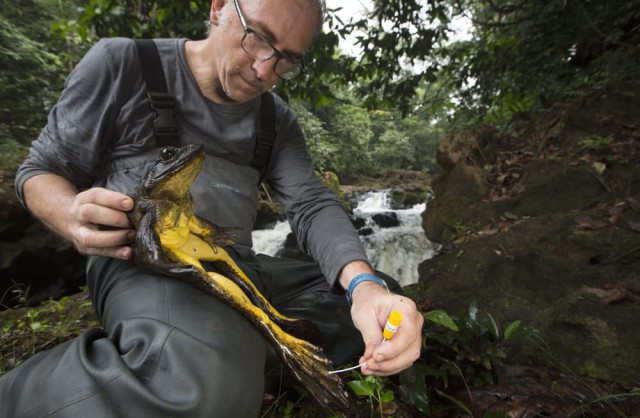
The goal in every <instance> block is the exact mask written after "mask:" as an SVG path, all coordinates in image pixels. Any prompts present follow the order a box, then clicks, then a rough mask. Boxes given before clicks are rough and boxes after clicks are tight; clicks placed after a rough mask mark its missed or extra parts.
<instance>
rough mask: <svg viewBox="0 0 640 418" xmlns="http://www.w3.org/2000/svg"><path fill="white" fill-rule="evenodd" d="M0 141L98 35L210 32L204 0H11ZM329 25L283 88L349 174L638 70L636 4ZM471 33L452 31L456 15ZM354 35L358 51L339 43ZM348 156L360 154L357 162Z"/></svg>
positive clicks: (490, 9)
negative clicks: (302, 71) (300, 71)
mask: <svg viewBox="0 0 640 418" xmlns="http://www.w3.org/2000/svg"><path fill="white" fill-rule="evenodd" d="M2 6H3V7H2V10H1V11H0V23H1V24H0V46H1V47H2V54H1V55H0V59H1V60H2V62H1V67H0V90H1V94H2V105H1V106H0V148H2V150H5V151H6V150H7V149H13V148H16V147H18V148H19V147H24V146H26V145H28V144H29V143H30V141H32V140H33V139H35V138H36V137H37V135H38V132H39V131H40V129H41V128H42V126H43V125H44V123H45V121H46V115H47V112H48V111H49V108H50V107H51V106H52V104H53V103H55V100H56V97H57V95H58V94H59V92H60V89H61V88H62V85H63V82H64V78H65V76H66V75H67V73H68V72H69V71H70V70H71V68H73V65H74V64H75V63H76V62H77V61H78V60H79V59H80V57H81V56H82V54H83V53H84V52H85V51H86V50H87V48H89V47H90V46H91V45H92V44H93V43H94V42H95V41H96V40H97V39H98V38H100V37H107V36H127V37H147V38H149V37H187V38H191V39H198V38H201V37H203V36H205V35H204V29H205V25H204V21H205V20H206V18H207V16H208V13H209V9H210V1H208V0H191V1H185V0H159V1H156V2H147V1H142V0H89V1H79V0H78V1H69V2H59V1H53V0H23V1H21V2H20V3H19V5H17V4H16V3H14V2H9V1H7V0H2ZM336 12H337V10H331V9H330V10H328V11H327V20H326V24H325V30H324V31H323V33H322V34H321V35H320V37H319V38H318V40H317V42H316V43H315V44H314V46H313V47H312V49H311V50H310V51H309V53H308V55H307V56H306V58H305V60H306V68H307V70H308V75H307V77H306V78H304V79H302V80H299V81H298V82H296V83H287V84H281V85H280V86H279V87H278V88H277V92H278V93H279V94H280V95H281V96H282V97H284V98H285V99H286V100H289V101H290V102H291V103H292V104H293V105H294V108H295V109H296V111H297V112H298V113H299V115H300V118H301V121H302V125H303V128H304V130H305V133H306V134H307V136H308V142H309V148H310V151H311V152H312V155H313V157H314V159H315V161H316V164H317V165H318V167H319V168H320V169H330V170H333V171H336V172H337V173H338V174H339V176H340V177H341V179H343V180H347V181H348V180H352V179H354V178H356V177H357V176H358V175H360V174H362V173H368V174H376V173H380V172H383V171H385V170H389V169H412V170H425V171H428V170H433V169H434V165H435V162H434V154H435V144H436V143H437V141H438V140H439V139H440V138H441V137H442V136H443V134H444V132H446V131H450V130H452V129H455V128H458V127H462V126H465V125H469V124H475V123H486V124H490V125H494V126H499V127H502V128H505V127H509V126H511V125H513V124H514V123H516V122H517V121H518V118H522V117H524V115H526V114H527V113H528V112H532V111H537V110H542V109H546V108H548V107H550V106H551V105H552V104H554V103H556V102H559V101H563V100H566V99H568V98H570V97H572V96H573V95H575V94H576V93H578V92H580V91H582V90H584V89H585V88H588V87H591V86H594V85H599V84H606V83H611V82H616V81H619V80H625V79H630V78H634V77H637V76H638V72H639V71H640V65H639V64H640V63H639V58H640V53H639V45H640V0H610V1H607V2H603V1H595V0H544V1H540V0H506V1H501V2H497V1H495V0H444V1H437V2H434V1H426V0H421V1H419V0H401V1H395V2H389V1H383V0H373V1H371V2H370V10H369V12H368V13H366V14H363V15H361V16H354V17H353V18H352V19H351V20H349V21H342V20H340V18H339V17H338V14H337V13H336ZM460 19H464V20H465V21H466V22H469V26H470V36H469V37H466V38H458V37H456V36H454V35H455V34H454V31H453V27H454V22H456V21H459V20H460ZM348 35H352V36H353V38H350V39H355V43H356V47H357V48H358V49H359V50H360V51H362V52H361V54H360V55H359V56H357V57H353V56H350V55H348V54H346V53H344V52H343V51H341V50H340V48H339V41H340V39H343V38H345V37H347V36H348ZM353 161H358V164H356V165H354V164H353Z"/></svg>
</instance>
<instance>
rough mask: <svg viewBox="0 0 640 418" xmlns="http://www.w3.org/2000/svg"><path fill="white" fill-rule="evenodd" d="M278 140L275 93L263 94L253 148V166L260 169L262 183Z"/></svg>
mask: <svg viewBox="0 0 640 418" xmlns="http://www.w3.org/2000/svg"><path fill="white" fill-rule="evenodd" d="M275 140H276V105H275V101H274V98H273V94H271V93H269V92H267V93H263V94H262V100H261V109H260V127H259V129H258V135H257V137H256V146H255V148H254V149H253V160H252V161H251V167H253V168H255V169H256V170H258V173H260V177H259V180H258V184H260V183H262V180H263V179H264V176H265V174H266V172H267V167H268V166H269V159H270V158H271V149H272V148H273V143H274V142H275Z"/></svg>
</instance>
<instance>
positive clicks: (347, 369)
mask: <svg viewBox="0 0 640 418" xmlns="http://www.w3.org/2000/svg"><path fill="white" fill-rule="evenodd" d="M385 341H387V339H386V338H383V339H382V342H381V343H380V346H382V344H384V342H385ZM365 364H367V362H366V361H365V362H364V363H362V364H358V365H356V366H353V367H347V368H346V369H340V370H333V371H331V372H329V374H336V373H342V372H348V371H349V370H355V369H357V368H358V367H362V366H364V365H365Z"/></svg>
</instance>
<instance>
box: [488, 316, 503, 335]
mask: <svg viewBox="0 0 640 418" xmlns="http://www.w3.org/2000/svg"><path fill="white" fill-rule="evenodd" d="M486 325H487V329H488V330H489V332H490V333H491V334H493V336H494V337H496V338H500V328H498V323H497V322H496V320H495V318H494V317H493V315H491V314H490V313H488V314H487V320H486Z"/></svg>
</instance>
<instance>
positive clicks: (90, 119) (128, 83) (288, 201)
mask: <svg viewBox="0 0 640 418" xmlns="http://www.w3.org/2000/svg"><path fill="white" fill-rule="evenodd" d="M185 42H186V40H185V39H160V40H156V44H157V46H158V49H159V51H160V55H161V59H162V66H163V69H164V72H165V76H166V78H167V80H166V81H167V85H168V88H169V92H170V93H171V94H173V95H174V97H175V98H176V110H175V118H176V122H177V124H178V130H179V132H180V135H181V137H182V143H183V144H192V143H195V144H203V145H204V146H205V149H206V151H207V157H206V159H205V163H204V165H203V169H202V171H201V173H200V175H199V176H198V178H197V179H196V181H195V182H194V184H193V187H192V189H191V192H192V195H193V197H194V200H195V204H196V213H197V214H198V215H199V216H201V217H203V218H205V219H207V220H208V221H210V222H212V223H215V224H217V225H220V226H235V227H241V228H243V229H242V232H241V233H240V235H241V238H240V239H238V240H237V243H238V244H239V245H245V246H251V229H252V226H253V223H254V221H255V218H256V213H257V205H258V196H257V188H256V183H257V181H258V173H257V171H256V170H255V169H253V168H251V167H250V165H249V164H250V162H251V159H252V157H253V149H254V145H255V136H256V127H257V125H258V123H259V118H260V100H261V99H260V97H257V98H256V99H253V100H251V101H249V102H247V103H242V104H237V105H220V104H217V103H214V102H212V101H211V100H209V99H207V98H206V97H204V96H203V94H202V92H201V91H200V89H199V87H198V84H197V83H196V80H195V78H194V77H193V74H192V73H191V70H190V69H189V66H188V64H187V61H186V58H185V52H184V46H185ZM276 132H277V137H276V140H275V144H274V147H273V150H272V154H271V161H270V165H269V170H268V172H267V180H268V182H269V184H270V185H271V186H272V188H273V189H274V191H275V194H276V196H277V198H278V200H279V201H280V202H281V203H282V204H283V207H284V209H285V213H286V216H287V218H288V219H289V222H290V224H291V228H292V230H293V231H294V232H295V234H296V236H297V238H298V242H299V243H300V245H301V247H302V248H303V250H305V251H307V252H308V253H309V254H311V256H313V257H314V258H315V259H316V260H317V261H318V263H319V264H320V266H321V268H322V271H323V273H324V274H325V275H326V277H327V279H328V280H329V283H330V285H333V284H334V281H335V280H336V278H337V277H338V274H339V272H340V270H341V268H342V267H343V266H344V265H345V264H346V263H348V262H349V261H353V260H366V256H365V254H364V251H363V249H362V245H361V243H360V240H359V238H358V236H357V234H356V232H355V230H354V228H353V226H352V225H351V222H350V220H349V218H348V216H347V215H346V213H345V212H344V209H343V208H342V205H341V204H340V202H339V201H338V200H337V198H336V197H335V195H334V193H333V192H332V191H331V190H330V189H328V188H327V187H325V186H324V185H323V184H322V183H321V182H320V181H319V180H318V178H317V177H316V176H315V175H314V171H313V164H312V162H311V159H310V157H309V155H308V153H307V150H306V145H305V142H304V137H303V134H302V131H301V129H300V126H299V124H298V121H297V116H296V115H295V113H294V112H293V111H292V110H291V109H290V108H289V107H288V106H286V105H285V104H284V103H283V102H282V100H281V99H279V98H277V97H276ZM157 155H158V148H157V145H156V140H155V137H154V133H153V126H152V115H151V111H150V108H149V101H148V99H147V97H146V88H145V86H144V82H143V80H142V73H141V70H140V68H139V61H138V57H137V52H136V49H135V44H134V43H133V41H132V40H130V39H124V38H114V39H103V40H101V41H99V42H98V43H97V44H96V45H94V46H93V48H91V50H90V51H89V52H88V53H87V54H86V55H85V57H84V58H83V59H82V60H81V62H80V63H79V64H78V65H77V67H76V68H75V69H74V70H73V71H72V72H71V74H70V75H69V77H68V79H67V82H66V84H65V88H64V90H63V92H62V94H61V96H60V98H59V101H58V103H57V104H56V105H55V106H54V107H53V108H52V110H51V112H50V114H49V119H48V123H47V125H46V126H45V128H44V129H43V130H42V132H41V134H40V136H39V137H38V139H37V140H36V141H34V142H33V144H32V147H31V149H30V152H29V156H28V157H27V159H26V161H25V162H24V163H23V165H22V166H21V167H20V168H19V170H18V172H17V174H16V191H17V194H18V198H19V199H20V200H21V201H22V202H23V203H24V197H23V194H22V185H23V184H24V182H25V181H26V180H27V179H28V178H30V177H32V176H34V175H38V174H42V173H54V174H58V175H60V176H62V177H64V178H66V179H68V180H69V181H71V182H72V183H73V184H75V185H76V186H77V187H78V188H81V189H82V188H88V187H92V186H101V187H106V188H109V189H112V190H117V191H120V192H123V193H130V192H131V190H132V189H133V186H134V185H135V184H136V183H137V182H138V180H139V179H140V178H141V177H142V176H143V175H144V173H145V172H146V171H147V169H148V168H149V167H150V166H151V165H152V164H153V163H154V162H155V161H156V159H157Z"/></svg>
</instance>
